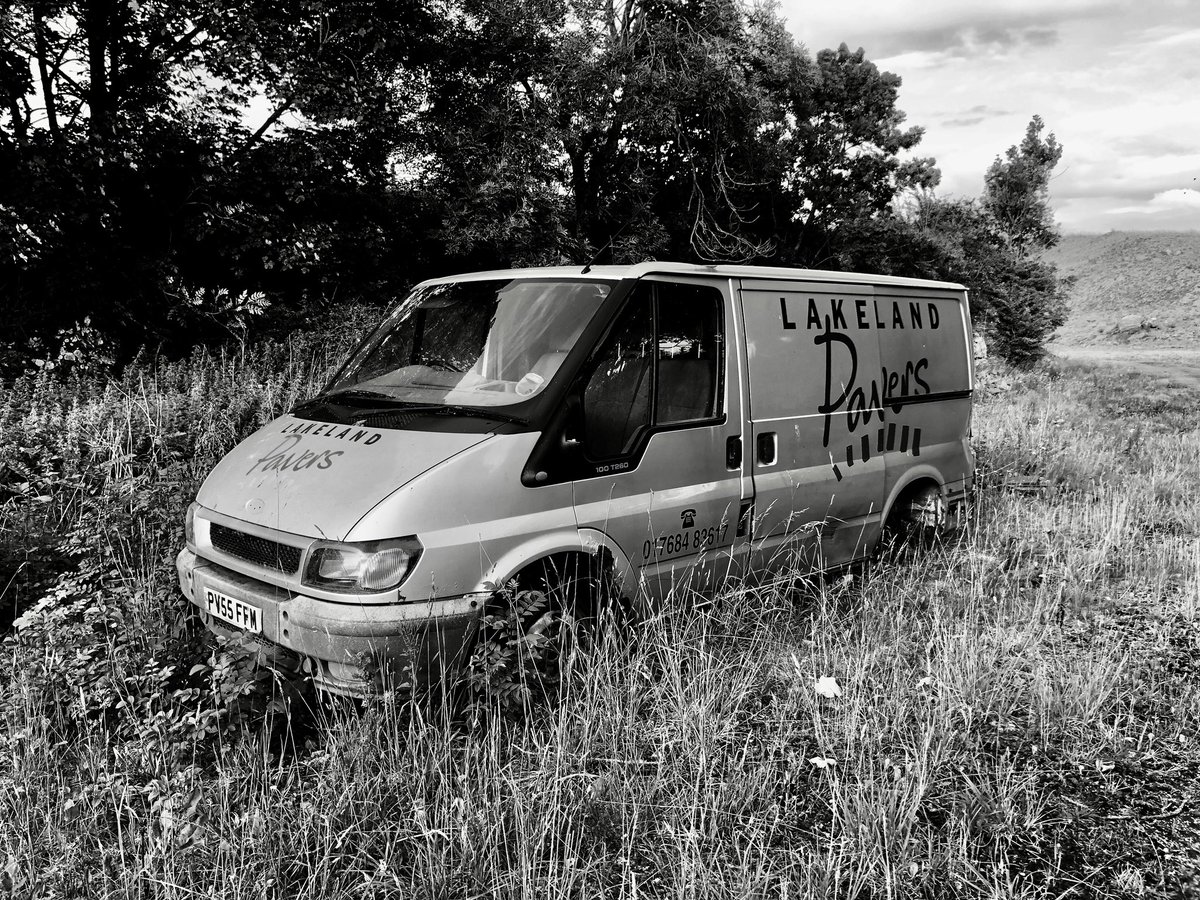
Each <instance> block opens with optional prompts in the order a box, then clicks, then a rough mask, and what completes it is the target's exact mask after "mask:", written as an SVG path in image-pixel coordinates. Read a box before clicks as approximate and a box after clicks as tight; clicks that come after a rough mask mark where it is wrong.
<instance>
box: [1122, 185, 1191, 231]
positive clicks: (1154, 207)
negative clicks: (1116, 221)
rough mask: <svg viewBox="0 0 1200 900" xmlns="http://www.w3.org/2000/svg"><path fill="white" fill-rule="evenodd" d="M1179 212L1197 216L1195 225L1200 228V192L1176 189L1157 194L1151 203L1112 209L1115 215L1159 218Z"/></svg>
mask: <svg viewBox="0 0 1200 900" xmlns="http://www.w3.org/2000/svg"><path fill="white" fill-rule="evenodd" d="M1179 211H1187V212H1191V213H1192V214H1193V215H1195V216H1196V219H1195V223H1194V224H1195V225H1196V226H1200V192H1198V191H1194V190H1189V189H1188V188H1175V189H1174V190H1170V191H1163V192H1162V193H1159V194H1155V195H1154V197H1153V199H1151V201H1150V202H1149V203H1140V204H1138V205H1137V206H1121V207H1117V208H1116V209H1111V210H1109V212H1111V213H1113V214H1114V215H1124V214H1126V213H1132V214H1134V215H1139V216H1157V215H1160V214H1162V213H1168V214H1174V213H1176V212H1179Z"/></svg>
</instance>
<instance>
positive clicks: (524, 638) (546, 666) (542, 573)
mask: <svg viewBox="0 0 1200 900" xmlns="http://www.w3.org/2000/svg"><path fill="white" fill-rule="evenodd" d="M607 568H608V567H607V566H603V565H602V564H601V562H600V561H599V560H595V559H592V558H591V557H587V556H583V555H582V554H581V555H578V556H575V555H572V556H562V557H552V558H550V559H546V560H542V561H539V562H537V563H534V564H533V565H531V566H529V567H527V568H525V569H523V570H522V571H521V572H519V573H518V574H517V576H516V577H515V578H513V579H512V580H511V581H509V582H508V583H507V584H506V585H505V586H504V587H503V588H502V589H501V590H499V591H497V592H496V595H495V597H494V598H493V601H492V603H491V604H490V606H489V608H488V610H487V611H485V613H484V616H483V619H482V621H481V624H480V632H479V638H478V641H477V643H476V646H475V649H474V651H473V652H472V654H471V657H470V659H469V660H468V663H467V672H466V675H467V681H468V684H469V687H470V690H471V693H472V694H473V695H474V701H475V702H476V703H478V702H480V701H486V700H487V699H489V698H491V699H492V700H493V701H494V702H498V703H499V705H500V707H501V708H503V709H505V710H510V711H511V710H519V709H521V708H522V707H524V706H525V705H526V704H528V703H529V702H530V701H532V700H538V699H546V698H548V697H550V696H552V695H553V694H555V693H556V692H557V690H558V687H559V686H560V685H561V683H562V681H563V679H564V678H565V677H566V676H567V675H568V674H569V672H570V670H571V667H572V666H573V664H574V662H575V661H576V660H577V658H578V654H579V653H580V652H581V651H585V650H587V649H588V648H589V647H591V646H592V644H593V643H594V641H595V638H596V633H597V620H598V613H599V611H600V610H601V609H602V608H604V606H605V604H606V602H607V600H608V597H609V596H610V595H611V592H610V591H609V587H608V586H609V583H610V580H611V579H610V578H609V577H608V573H607Z"/></svg>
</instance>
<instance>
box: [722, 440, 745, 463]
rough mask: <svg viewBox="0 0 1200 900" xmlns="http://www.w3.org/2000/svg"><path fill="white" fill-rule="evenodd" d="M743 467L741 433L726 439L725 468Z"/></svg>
mask: <svg viewBox="0 0 1200 900" xmlns="http://www.w3.org/2000/svg"><path fill="white" fill-rule="evenodd" d="M741 467H742V439H741V437H740V436H739V435H736V434H735V435H734V436H733V437H730V438H726V439H725V468H727V469H740V468H741Z"/></svg>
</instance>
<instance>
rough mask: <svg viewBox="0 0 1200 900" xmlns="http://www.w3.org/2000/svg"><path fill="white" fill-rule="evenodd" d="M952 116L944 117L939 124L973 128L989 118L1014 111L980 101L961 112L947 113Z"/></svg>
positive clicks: (948, 126)
mask: <svg viewBox="0 0 1200 900" xmlns="http://www.w3.org/2000/svg"><path fill="white" fill-rule="evenodd" d="M946 115H949V116H950V117H951V118H948V119H943V120H942V121H941V122H940V123H939V124H941V125H942V126H944V127H946V128H971V127H973V126H975V125H978V124H980V123H981V122H984V121H986V120H988V119H994V118H998V117H1000V116H1011V115H1012V111H1011V110H1008V109H998V108H996V107H994V106H988V105H987V104H986V103H978V104H976V105H975V106H972V107H971V108H970V109H964V110H962V111H960V112H955V113H947V114H946Z"/></svg>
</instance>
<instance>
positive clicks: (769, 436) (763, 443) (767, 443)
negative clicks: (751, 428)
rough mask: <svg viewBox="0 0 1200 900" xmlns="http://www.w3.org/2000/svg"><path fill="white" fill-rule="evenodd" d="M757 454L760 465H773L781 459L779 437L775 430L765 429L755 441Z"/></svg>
mask: <svg viewBox="0 0 1200 900" xmlns="http://www.w3.org/2000/svg"><path fill="white" fill-rule="evenodd" d="M754 444H755V455H756V457H757V459H758V464H759V465H760V466H773V465H775V463H776V461H777V460H778V459H779V439H778V438H777V437H776V435H775V432H774V431H764V432H763V433H762V434H760V435H759V436H758V437H757V438H755V441H754Z"/></svg>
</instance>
